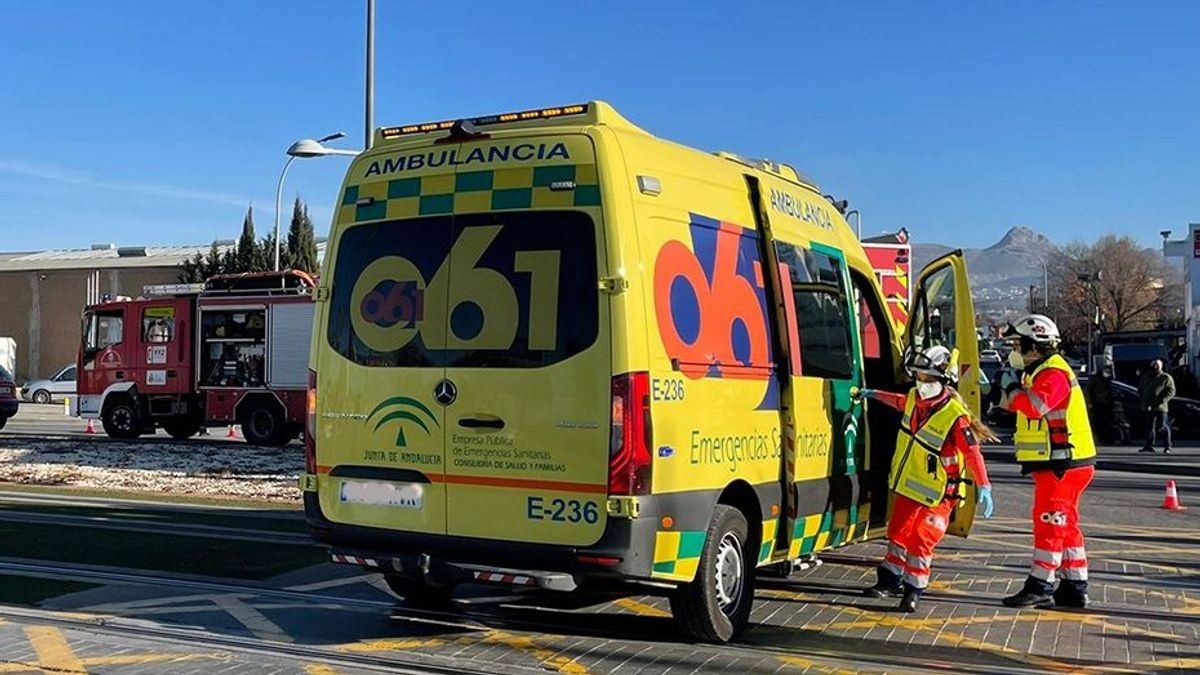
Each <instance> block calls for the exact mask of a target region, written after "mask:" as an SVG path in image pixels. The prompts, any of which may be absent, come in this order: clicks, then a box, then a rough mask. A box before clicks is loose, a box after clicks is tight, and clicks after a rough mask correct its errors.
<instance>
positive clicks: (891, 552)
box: [882, 541, 908, 577]
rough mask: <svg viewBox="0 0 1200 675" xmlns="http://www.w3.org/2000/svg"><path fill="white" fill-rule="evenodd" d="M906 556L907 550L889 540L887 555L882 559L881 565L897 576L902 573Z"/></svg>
mask: <svg viewBox="0 0 1200 675" xmlns="http://www.w3.org/2000/svg"><path fill="white" fill-rule="evenodd" d="M907 558H908V551H906V550H905V549H904V547H903V546H901V545H900V544H897V543H895V542H892V541H889V542H888V551H887V555H886V556H885V557H884V559H883V565H882V567H883V568H884V569H885V570H887V571H889V572H891V573H892V574H895V575H896V576H897V577H899V576H902V575H903V574H904V561H905V560H906V559H907Z"/></svg>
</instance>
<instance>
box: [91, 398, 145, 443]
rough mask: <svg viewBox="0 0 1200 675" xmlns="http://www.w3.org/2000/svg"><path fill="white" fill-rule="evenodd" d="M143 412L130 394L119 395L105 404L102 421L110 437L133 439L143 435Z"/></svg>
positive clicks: (101, 416)
mask: <svg viewBox="0 0 1200 675" xmlns="http://www.w3.org/2000/svg"><path fill="white" fill-rule="evenodd" d="M141 417H142V413H141V411H140V410H139V409H138V405H137V403H135V402H134V400H133V399H132V398H130V397H129V396H117V397H114V398H113V399H112V400H110V401H109V402H108V404H107V405H105V406H104V412H103V413H102V414H101V415H100V423H101V424H102V425H104V433H106V434H108V436H109V438H121V439H131V438H137V437H138V436H141V435H142V419H141Z"/></svg>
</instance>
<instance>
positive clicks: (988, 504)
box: [979, 487, 996, 518]
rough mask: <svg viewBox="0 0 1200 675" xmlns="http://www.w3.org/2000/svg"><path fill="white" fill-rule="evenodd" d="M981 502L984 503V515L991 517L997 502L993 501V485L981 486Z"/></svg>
mask: <svg viewBox="0 0 1200 675" xmlns="http://www.w3.org/2000/svg"><path fill="white" fill-rule="evenodd" d="M979 503H980V504H983V517H984V518H991V517H992V509H994V508H995V507H996V504H995V503H994V502H993V501H992V488H991V487H981V488H979Z"/></svg>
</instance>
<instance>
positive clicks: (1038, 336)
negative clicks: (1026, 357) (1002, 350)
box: [1001, 314, 1062, 347]
mask: <svg viewBox="0 0 1200 675" xmlns="http://www.w3.org/2000/svg"><path fill="white" fill-rule="evenodd" d="M1001 337H1005V338H1009V339H1019V338H1026V339H1029V340H1032V341H1033V342H1034V343H1036V344H1039V345H1048V346H1050V347H1053V346H1055V345H1057V344H1058V343H1059V341H1060V340H1061V339H1062V338H1061V336H1060V335H1059V333H1058V326H1056V325H1055V324H1054V322H1053V321H1051V320H1050V317H1048V316H1045V315H1043V314H1030V315H1029V316H1026V317H1022V318H1021V319H1019V320H1017V321H1016V322H1015V323H1010V324H1008V328H1007V329H1005V331H1004V335H1002V336H1001Z"/></svg>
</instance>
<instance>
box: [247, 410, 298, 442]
mask: <svg viewBox="0 0 1200 675" xmlns="http://www.w3.org/2000/svg"><path fill="white" fill-rule="evenodd" d="M239 423H240V424H241V425H242V436H244V437H245V438H246V442H247V443H250V444H251V445H285V444H287V442H288V430H287V423H286V422H285V421H284V419H283V411H282V410H280V408H279V404H277V403H275V402H274V401H269V400H263V401H257V402H254V403H251V404H250V405H249V406H248V407H246V408H245V409H244V410H243V411H242V414H241V415H240V422H239Z"/></svg>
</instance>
